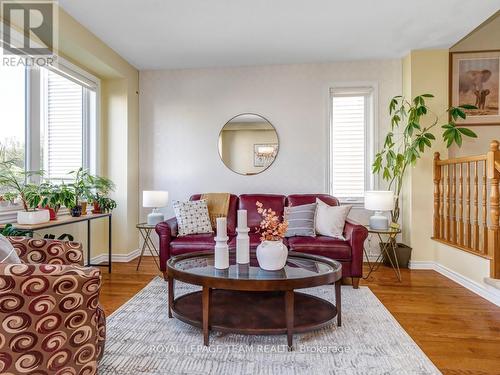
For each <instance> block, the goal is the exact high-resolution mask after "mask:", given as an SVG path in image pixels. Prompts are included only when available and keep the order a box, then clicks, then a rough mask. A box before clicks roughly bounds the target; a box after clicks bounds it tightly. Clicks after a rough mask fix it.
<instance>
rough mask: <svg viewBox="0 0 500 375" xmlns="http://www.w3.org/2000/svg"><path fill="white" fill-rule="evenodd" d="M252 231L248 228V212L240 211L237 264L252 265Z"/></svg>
mask: <svg viewBox="0 0 500 375" xmlns="http://www.w3.org/2000/svg"><path fill="white" fill-rule="evenodd" d="M249 231H250V229H249V228H248V227H247V211H246V210H238V227H237V228H236V232H238V236H237V237H236V263H238V264H247V263H250V237H249V236H248V232H249Z"/></svg>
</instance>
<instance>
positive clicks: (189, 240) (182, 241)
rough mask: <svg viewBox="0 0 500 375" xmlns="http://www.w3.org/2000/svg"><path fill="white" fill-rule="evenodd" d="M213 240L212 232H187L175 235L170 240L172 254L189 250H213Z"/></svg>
mask: <svg viewBox="0 0 500 375" xmlns="http://www.w3.org/2000/svg"><path fill="white" fill-rule="evenodd" d="M214 247H215V240H214V234H213V233H208V234H207V233H204V234H189V235H187V236H181V237H176V238H174V239H173V240H172V242H170V250H171V253H172V255H178V254H184V253H189V252H191V251H203V250H213V249H214Z"/></svg>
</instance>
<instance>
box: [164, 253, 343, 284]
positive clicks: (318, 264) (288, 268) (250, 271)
mask: <svg viewBox="0 0 500 375" xmlns="http://www.w3.org/2000/svg"><path fill="white" fill-rule="evenodd" d="M179 258H180V259H178V258H176V257H174V258H171V259H170V260H169V261H168V267H170V268H174V269H175V270H179V271H182V272H186V273H190V274H194V275H198V276H205V277H214V278H223V279H234V280H243V279H244V280H287V279H302V278H307V277H314V276H320V275H325V274H328V273H334V272H337V271H338V270H339V269H340V268H341V265H340V263H338V262H336V261H334V260H330V259H325V260H324V261H322V260H318V259H314V258H313V257H308V256H307V255H302V254H300V255H289V256H288V259H287V263H286V265H285V267H284V268H283V269H281V270H278V271H266V270H263V269H262V268H260V267H259V264H258V262H257V258H256V257H255V254H254V253H250V263H249V264H236V261H235V256H234V253H233V254H230V257H229V268H228V269H225V270H219V269H216V268H215V267H214V255H213V253H211V254H200V255H193V256H190V257H188V258H184V259H182V258H181V257H179Z"/></svg>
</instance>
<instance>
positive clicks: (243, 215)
mask: <svg viewBox="0 0 500 375" xmlns="http://www.w3.org/2000/svg"><path fill="white" fill-rule="evenodd" d="M246 227H247V210H238V228H241V229H244V228H246Z"/></svg>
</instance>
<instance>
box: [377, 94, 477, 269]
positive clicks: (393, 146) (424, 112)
mask: <svg viewBox="0 0 500 375" xmlns="http://www.w3.org/2000/svg"><path fill="white" fill-rule="evenodd" d="M433 97H434V95H432V94H423V95H418V96H416V97H415V98H413V100H408V99H406V98H404V97H403V96H395V97H394V98H392V99H391V101H390V104H389V114H390V115H391V130H390V131H389V132H388V133H387V135H386V136H385V141H384V146H383V148H382V150H380V151H379V152H378V153H377V154H376V155H375V161H374V163H373V165H372V171H373V173H375V174H381V175H382V178H383V179H384V180H385V181H387V182H388V189H389V190H392V191H393V192H394V197H395V202H394V209H393V210H392V212H391V220H392V223H393V225H396V226H399V224H398V223H399V215H400V203H399V201H400V196H401V191H402V188H403V185H404V182H405V179H404V177H405V175H406V173H407V172H408V169H409V167H410V166H414V165H415V164H416V163H417V162H418V160H419V159H420V158H421V157H422V155H423V154H424V153H425V152H426V151H427V150H429V149H430V148H431V146H432V143H433V142H434V141H436V136H435V134H434V132H436V130H437V129H440V133H441V138H442V141H443V142H444V143H445V144H446V147H447V148H449V147H451V146H452V145H453V144H456V145H457V146H458V147H461V146H462V138H463V137H471V138H476V137H477V135H476V134H475V133H474V132H473V131H472V130H470V129H468V128H464V127H459V126H457V124H456V121H457V119H458V118H462V119H465V118H466V117H467V115H466V112H465V111H466V110H469V109H476V107H474V106H472V105H460V106H457V107H453V106H452V107H449V108H448V109H446V112H448V114H449V116H448V121H447V122H446V123H444V124H440V123H439V116H438V115H437V114H435V113H434V112H432V111H431V109H430V108H429V107H428V106H427V104H426V100H427V99H431V98H433ZM424 123H425V124H428V125H424ZM410 255H411V248H409V247H408V246H406V245H404V244H398V246H397V247H396V256H397V260H398V264H399V265H400V266H401V265H403V266H407V265H408V261H409V259H410ZM385 260H386V263H388V260H387V259H385Z"/></svg>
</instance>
